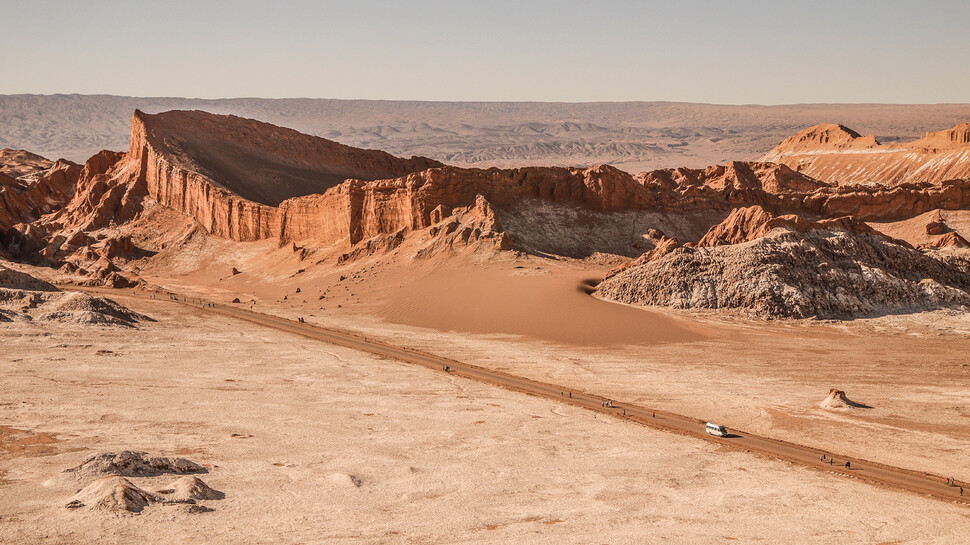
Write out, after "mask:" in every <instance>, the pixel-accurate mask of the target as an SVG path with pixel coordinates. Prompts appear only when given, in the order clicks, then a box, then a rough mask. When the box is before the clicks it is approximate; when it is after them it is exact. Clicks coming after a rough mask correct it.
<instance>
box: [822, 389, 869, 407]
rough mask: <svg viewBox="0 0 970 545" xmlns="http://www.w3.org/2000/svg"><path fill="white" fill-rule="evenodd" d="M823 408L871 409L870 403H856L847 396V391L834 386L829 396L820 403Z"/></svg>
mask: <svg viewBox="0 0 970 545" xmlns="http://www.w3.org/2000/svg"><path fill="white" fill-rule="evenodd" d="M818 406H819V407H821V408H823V409H869V408H871V407H869V406H868V405H863V404H862V403H856V402H855V401H851V400H850V399H849V398H848V397H846V396H845V392H843V391H842V390H838V389H836V388H832V389H831V390H829V395H828V397H826V398H825V400H823V401H822V402H821V403H819V405H818Z"/></svg>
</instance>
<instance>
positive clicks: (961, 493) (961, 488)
mask: <svg viewBox="0 0 970 545" xmlns="http://www.w3.org/2000/svg"><path fill="white" fill-rule="evenodd" d="M960 495H961V496H962V495H963V487H962V486H961V487H960Z"/></svg>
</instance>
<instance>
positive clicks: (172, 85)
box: [0, 0, 970, 104]
mask: <svg viewBox="0 0 970 545" xmlns="http://www.w3.org/2000/svg"><path fill="white" fill-rule="evenodd" d="M0 21H2V25H0V28H2V34H0V44H2V45H0V94H11V93H43V94H50V93H86V94H91V93H105V94H115V95H134V96H184V97H203V98H224V97H241V96H259V97H314V98H374V99H408V100H517V101H520V100H536V101H598V100H609V101H624V100H671V101H686V102H712V103H725V104H746V103H759V104H783V103H802V102H895V103H936V102H970V40H968V32H970V26H968V25H970V1H967V0H950V1H942V0H940V1H929V0H923V1H907V2H902V1H888V0H883V1H878V2H877V1H861V0H857V1H853V0H840V1H807V0H806V1H790V2H789V1H782V0H778V1H744V0H734V1H732V0H722V1H711V2H702V1H696V2H692V1H687V0H666V1H663V2H653V1H646V0H643V1H613V2H610V1H606V0H601V1H598V2H581V1H559V2H554V1H529V0H518V1H499V0H488V1H486V0H483V1H479V2H471V1H467V2H466V1H459V0H453V1H431V0H412V1H383V2H378V1H364V0H354V1H346V2H328V1H312V2H311V1H286V0H277V1H274V2H255V1H248V2H247V1H243V0H237V1H205V0H193V1H181V0H158V1H154V2H141V1H138V0H134V1H133V0H124V1H109V0H104V1H94V2H83V1H61V2H55V1H44V0H27V1H10V0H0Z"/></svg>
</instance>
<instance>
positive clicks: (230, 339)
mask: <svg viewBox="0 0 970 545" xmlns="http://www.w3.org/2000/svg"><path fill="white" fill-rule="evenodd" d="M121 301H122V302H127V301H126V300H124V299H122V300H121ZM132 304H133V305H138V306H135V307H134V308H136V309H137V310H140V311H143V312H147V313H149V314H150V315H152V316H153V317H155V318H157V319H159V322H157V323H155V324H149V325H145V326H142V327H141V328H139V329H138V330H127V329H93V330H92V329H90V328H83V327H81V326H66V327H65V326H61V327H56V328H55V327H52V326H49V325H39V324H12V325H11V324H7V325H5V326H4V328H3V329H0V335H2V345H3V347H4V356H3V362H2V364H3V365H4V366H5V369H4V372H3V375H2V376H3V377H4V379H3V381H4V388H3V389H2V392H3V393H2V397H0V400H2V401H0V422H3V425H4V426H7V427H8V428H13V429H14V430H23V431H22V432H15V433H13V434H0V437H2V439H0V469H2V471H3V479H4V480H3V483H2V484H0V490H2V492H3V493H2V494H0V536H3V542H4V543H8V542H9V543H90V542H93V541H97V542H99V543H172V542H175V543H178V542H202V541H205V542H208V543H241V542H242V543H320V542H328V543H329V542H346V543H359V542H366V543H411V542H426V543H465V542H470V543H487V542H494V543H508V542H529V543H547V542H548V543H552V542H557V543H558V542H563V541H566V542H570V543H591V542H592V543H599V542H602V543H644V542H648V543H650V542H652V543H660V542H679V543H721V542H727V541H734V540H737V541H739V542H745V543H749V542H757V541H763V542H769V543H823V542H826V543H827V542H832V541H835V542H854V543H887V542H889V543H908V542H909V543H956V542H959V540H960V539H962V538H963V537H964V536H965V535H966V533H967V531H968V530H970V513H968V512H967V510H966V508H964V507H960V506H956V505H950V504H946V503H942V502H938V501H934V500H928V499H923V498H920V497H918V496H915V495H911V494H907V493H899V492H893V491H888V490H884V489H881V488H877V487H872V486H869V485H865V484H863V483H860V482H857V481H854V480H851V479H846V478H841V477H837V476H833V475H828V474H824V473H819V472H816V471H812V470H807V469H799V468H793V467H790V466H788V465H787V464H784V463H781V462H774V461H770V460H764V459H761V458H758V457H755V456H751V455H747V454H742V453H736V452H718V451H717V450H716V446H714V445H711V444H708V443H706V442H703V441H697V440H693V439H689V438H684V437H680V436H676V435H671V434H665V433H661V432H655V431H651V430H648V429H645V428H642V427H640V426H636V425H632V424H628V423H622V422H620V421H617V420H614V419H611V418H604V417H602V416H597V415H594V414H592V413H589V412H586V411H583V410H581V409H575V408H571V407H567V406H561V405H559V404H557V403H554V402H549V401H545V400H540V399H535V398H530V397H527V396H522V395H519V394H515V393H512V392H508V391H504V390H502V389H498V388H495V387H489V386H485V385H480V384H476V383H472V382H467V381H464V380H461V379H455V378H453V377H448V376H445V375H442V374H440V373H435V372H433V371H428V370H424V369H420V368H415V367H410V366H406V365H402V364H399V363H395V362H393V361H387V360H379V359H375V358H373V357H370V356H367V355H364V354H361V353H357V352H354V351H351V350H347V349H341V348H336V347H332V346H328V345H323V344H318V343H313V342H309V341H305V340H303V339H301V338H297V337H291V336H288V335H285V334H281V333H277V332H274V331H270V330H266V329H261V328H258V327H255V326H250V325H248V324H244V323H239V322H234V321H229V320H226V319H222V318H218V317H212V316H209V315H203V314H201V311H193V310H191V309H186V308H185V307H178V306H172V305H168V304H165V303H148V302H144V301H143V302H140V303H134V302H132ZM5 429H7V428H5ZM38 438H39V439H38ZM126 448H127V449H139V450H147V451H149V452H152V453H157V454H163V455H170V456H171V455H182V456H185V457H187V458H189V459H191V460H193V461H196V462H198V463H202V464H206V465H207V466H210V469H209V473H208V474H206V475H203V476H202V477H203V479H204V480H206V482H208V483H209V484H210V485H211V486H213V487H214V488H216V489H218V490H221V491H223V492H225V494H226V498H225V499H223V500H212V501H208V502H206V505H207V506H208V507H210V508H212V509H214V510H213V511H212V512H209V513H200V514H191V513H188V512H186V511H185V510H184V509H183V508H180V507H175V506H164V505H158V506H152V507H149V508H148V509H146V511H144V512H143V513H142V514H140V515H124V516H118V515H107V514H103V513H98V512H83V511H70V510H68V509H65V508H64V507H63V504H64V503H66V501H67V500H68V499H69V498H70V496H71V495H72V494H73V492H74V491H75V490H76V489H77V488H80V486H81V484H83V483H71V482H65V481H64V480H63V479H62V478H60V477H59V474H60V472H61V471H63V470H64V469H67V468H70V467H73V466H74V465H76V464H78V463H79V462H80V461H81V460H83V459H84V458H85V457H86V456H88V455H90V454H93V453H96V452H103V451H115V450H121V449H126ZM132 480H133V481H135V483H136V484H137V485H139V486H142V487H144V488H147V489H152V488H153V487H156V486H161V485H162V484H164V483H165V482H167V481H168V480H170V479H166V478H165V477H160V478H153V479H137V478H133V479H132ZM355 482H359V485H360V486H359V487H358V486H357V485H356V484H355Z"/></svg>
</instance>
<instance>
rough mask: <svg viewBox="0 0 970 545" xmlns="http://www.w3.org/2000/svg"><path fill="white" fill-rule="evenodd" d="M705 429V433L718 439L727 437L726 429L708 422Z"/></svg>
mask: <svg viewBox="0 0 970 545" xmlns="http://www.w3.org/2000/svg"><path fill="white" fill-rule="evenodd" d="M705 428H706V429H707V433H709V434H711V435H716V436H718V437H727V436H728V431H727V428H725V427H724V426H721V425H718V424H714V423H713V422H708V423H707V426H705Z"/></svg>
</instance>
